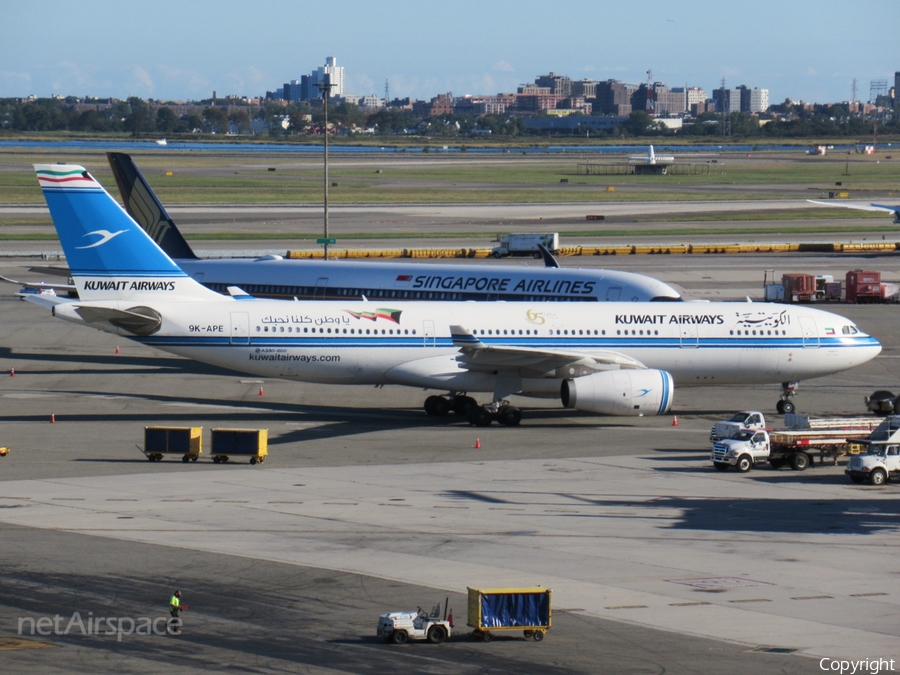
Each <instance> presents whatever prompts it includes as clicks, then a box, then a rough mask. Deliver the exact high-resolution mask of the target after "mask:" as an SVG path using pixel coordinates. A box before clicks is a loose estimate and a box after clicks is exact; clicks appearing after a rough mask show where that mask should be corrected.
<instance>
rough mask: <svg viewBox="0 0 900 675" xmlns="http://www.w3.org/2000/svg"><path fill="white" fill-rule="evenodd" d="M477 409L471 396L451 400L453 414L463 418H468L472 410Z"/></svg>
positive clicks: (476, 402)
mask: <svg viewBox="0 0 900 675" xmlns="http://www.w3.org/2000/svg"><path fill="white" fill-rule="evenodd" d="M476 407H478V401H476V400H475V399H474V398H472V397H471V396H457V397H456V398H454V399H453V412H455V413H456V414H457V415H461V416H463V417H468V416H469V411H470V410H471V409H472V408H476Z"/></svg>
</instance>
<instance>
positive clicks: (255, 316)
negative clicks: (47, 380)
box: [28, 165, 881, 426]
mask: <svg viewBox="0 0 900 675" xmlns="http://www.w3.org/2000/svg"><path fill="white" fill-rule="evenodd" d="M35 168H36V171H37V176H38V180H39V182H40V185H41V187H42V188H43V192H44V197H45V198H46V200H47V204H48V205H49V207H50V213H51V215H52V217H53V222H54V224H55V225H56V229H57V232H58V234H59V238H60V241H61V242H62V246H63V249H64V250H65V253H66V257H67V259H68V262H69V265H70V268H71V272H72V276H73V279H74V281H75V283H76V285H77V287H78V294H79V297H80V299H79V300H74V301H73V300H67V299H64V298H60V297H54V296H48V295H32V296H29V297H28V299H29V300H30V301H31V302H34V303H36V304H39V305H43V306H49V307H52V310H53V314H54V315H55V316H57V317H59V318H62V319H66V320H68V321H73V322H76V323H80V324H84V325H87V326H91V327H94V328H98V329H101V330H104V331H107V332H110V333H115V334H118V335H123V336H127V337H129V338H131V339H133V340H136V341H138V342H140V343H142V344H146V345H151V346H154V347H157V348H159V349H161V350H163V351H167V352H171V353H174V354H179V355H181V356H185V357H187V358H190V359H195V360H198V361H202V362H204V363H210V364H214V365H217V366H223V367H226V368H230V369H233V370H237V371H241V372H245V373H251V374H254V375H258V376H264V377H278V378H285V379H294V380H301V381H305V382H319V383H328V384H374V385H385V384H399V385H406V386H410V387H417V388H427V389H435V390H439V391H442V392H448V394H447V395H441V396H437V395H433V396H430V397H428V399H427V400H426V401H425V410H426V412H428V413H429V414H431V415H435V416H442V415H446V414H447V413H448V412H449V411H450V410H453V411H454V412H456V413H458V414H460V415H466V416H467V418H468V420H469V421H470V422H471V423H472V424H477V425H482V426H484V425H489V424H491V422H492V421H494V420H497V421H499V422H500V423H502V424H507V425H515V424H518V423H519V421H520V419H521V416H522V413H521V411H520V410H519V409H518V408H515V407H513V406H511V405H509V403H508V402H507V400H506V398H507V397H508V396H510V395H514V394H518V395H521V396H532V397H539V398H558V399H562V402H563V405H565V406H566V407H569V408H575V409H578V410H586V411H592V412H597V413H603V414H609V415H658V414H663V413H666V412H668V411H669V409H670V407H671V405H672V400H673V391H674V386H675V384H676V383H677V384H678V385H679V386H681V385H692V384H703V385H709V384H716V383H721V384H741V383H769V382H771V383H779V382H780V383H783V384H782V387H783V394H782V400H781V401H780V404H779V407H780V409H782V410H784V411H788V412H789V411H791V410H793V408H794V405H793V403H792V402H791V401H790V399H789V398H788V396H789V394H790V393H792V392H793V386H794V385H795V384H796V381H797V380H800V379H803V378H809V377H818V376H822V375H828V374H830V373H835V372H838V371H841V370H846V369H848V368H852V367H854V366H857V365H860V364H862V363H865V362H866V361H869V360H870V359H872V358H874V357H875V356H876V355H877V354H878V353H879V352H880V351H881V345H880V344H879V343H878V341H877V340H875V338H873V337H870V336H868V335H866V334H865V333H863V332H862V331H861V330H860V329H859V328H857V327H856V326H855V325H854V324H853V322H851V321H849V320H848V319H845V318H843V317H840V316H837V315H835V314H831V313H828V312H823V311H821V310H816V309H812V308H810V307H805V306H788V305H773V304H762V303H750V302H746V303H722V302H717V303H655V302H642V303H637V302H627V303H625V302H622V303H602V304H594V305H584V304H580V303H578V304H573V303H568V302H562V303H560V302H514V303H509V302H455V303H447V302H405V303H391V302H383V301H382V300H378V301H377V302H356V301H346V302H345V301H335V302H332V301H317V302H307V301H299V300H298V301H295V302H286V301H284V300H270V299H257V298H254V297H252V296H250V295H248V294H246V293H244V292H243V291H241V289H239V288H235V287H232V288H231V289H230V293H231V295H230V296H224V295H221V294H219V293H216V292H215V291H212V290H210V289H208V288H206V287H204V286H202V285H201V284H199V283H197V282H196V281H195V280H194V279H192V278H191V277H190V276H188V275H187V274H186V273H185V272H184V271H183V270H181V269H180V268H179V267H178V265H176V264H175V263H174V262H173V261H172V259H171V258H170V257H169V256H167V255H166V254H165V253H164V252H163V251H162V250H161V249H160V248H159V247H158V246H157V245H156V244H155V243H154V242H153V241H152V240H151V239H150V237H149V236H148V235H147V234H146V233H145V232H144V231H143V230H142V229H141V228H140V227H139V226H138V225H137V223H135V222H134V221H133V220H132V218H131V217H130V216H129V215H128V214H127V213H126V212H125V211H124V210H123V209H122V208H121V207H120V206H119V205H118V204H117V203H116V202H115V200H113V199H112V198H111V197H110V196H109V195H108V194H107V193H106V191H105V190H104V189H103V188H102V187H101V186H100V184H99V183H97V181H96V180H94V178H93V177H91V175H90V174H89V173H88V172H87V171H85V170H84V169H83V168H82V167H80V166H72V165H68V166H66V165H37V166H36V167H35ZM474 393H488V394H491V402H490V403H488V404H487V405H478V404H477V403H476V401H475V399H474V398H472V397H471V396H470V394H474Z"/></svg>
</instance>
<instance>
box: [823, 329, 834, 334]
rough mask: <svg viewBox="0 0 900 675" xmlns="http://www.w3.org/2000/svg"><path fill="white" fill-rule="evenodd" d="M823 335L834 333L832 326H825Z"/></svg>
mask: <svg viewBox="0 0 900 675" xmlns="http://www.w3.org/2000/svg"><path fill="white" fill-rule="evenodd" d="M825 335H834V328H826V329H825Z"/></svg>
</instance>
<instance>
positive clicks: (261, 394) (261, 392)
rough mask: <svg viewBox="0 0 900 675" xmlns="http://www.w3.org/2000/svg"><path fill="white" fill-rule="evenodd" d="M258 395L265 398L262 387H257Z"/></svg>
mask: <svg viewBox="0 0 900 675" xmlns="http://www.w3.org/2000/svg"><path fill="white" fill-rule="evenodd" d="M259 395H260V396H265V394H263V390H262V385H259Z"/></svg>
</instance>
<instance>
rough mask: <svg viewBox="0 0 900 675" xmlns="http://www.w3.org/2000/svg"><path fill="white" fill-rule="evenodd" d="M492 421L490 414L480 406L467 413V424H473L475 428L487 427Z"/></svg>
mask: <svg viewBox="0 0 900 675" xmlns="http://www.w3.org/2000/svg"><path fill="white" fill-rule="evenodd" d="M493 421H494V420H493V417H492V416H491V413H489V412H488V411H487V410H485V409H484V408H483V407H481V406H478V407H477V408H472V410H471V411H469V424H474V425H475V426H476V427H489V426H491V422H493Z"/></svg>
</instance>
